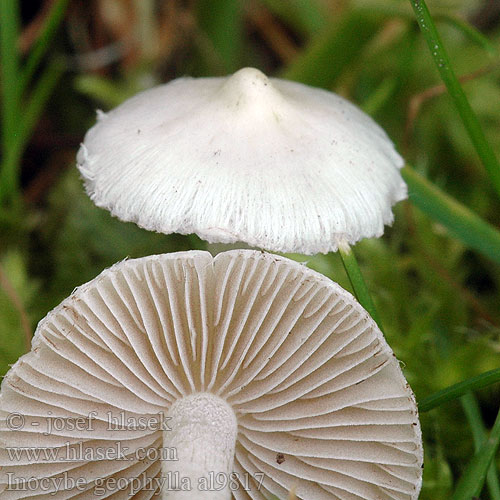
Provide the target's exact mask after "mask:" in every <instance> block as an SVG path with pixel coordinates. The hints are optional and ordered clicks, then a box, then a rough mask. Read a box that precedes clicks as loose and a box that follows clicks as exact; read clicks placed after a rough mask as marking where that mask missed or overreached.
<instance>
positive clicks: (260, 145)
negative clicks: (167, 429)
mask: <svg viewBox="0 0 500 500" xmlns="http://www.w3.org/2000/svg"><path fill="white" fill-rule="evenodd" d="M78 166H79V168H80V172H81V173H82V175H83V177H84V179H85V186H86V190H87V192H88V194H89V195H90V197H91V198H92V199H93V201H94V202H95V203H96V205H98V206H99V207H103V208H106V209H108V210H110V211H111V212H112V214H113V215H115V216H117V217H119V218H120V219H122V220H125V221H133V222H136V223H137V224H138V225H139V226H142V227H144V228H146V229H149V230H153V231H158V232H162V233H167V234H168V233H173V232H177V233H182V234H189V233H196V234H198V235H199V236H201V237H202V238H204V239H206V240H208V241H210V242H223V243H229V242H236V241H244V242H246V243H248V244H250V245H252V246H256V247H259V248H265V249H268V250H272V251H279V252H300V253H305V254H313V253H317V252H323V253H326V252H329V251H331V250H336V249H337V248H338V245H339V244H342V243H349V244H352V243H355V242H356V241H358V240H360V239H361V238H367V237H373V236H381V235H382V233H383V231H384V224H390V223H391V222H392V220H393V214H392V210H391V207H392V205H393V204H395V203H396V202H398V201H400V200H402V199H404V198H406V195H407V192H406V185H405V183H404V182H403V180H402V178H401V176H400V173H399V168H401V167H402V166H403V160H402V158H401V157H400V156H399V155H398V153H397V152H396V151H395V149H394V146H393V144H392V142H391V141H390V140H389V138H388V137H387V135H386V134H385V132H384V131H383V130H382V129H381V128H380V127H379V126H378V125H377V124H376V123H375V122H374V121H373V120H372V119H371V118H370V117H369V116H367V115H366V114H364V113H363V112H361V111H360V110H359V109H358V108H356V107H355V106H354V105H352V104H350V103H349V102H348V101H346V100H345V99H343V98H342V97H340V96H338V95H336V94H333V93H331V92H327V91H325V90H321V89H317V88H312V87H308V86H306V85H302V84H299V83H294V82H290V81H286V80H279V79H274V78H271V79H269V78H267V77H266V76H265V75H264V74H262V73H261V72H260V71H258V70H256V69H252V68H245V69H242V70H240V71H238V72H237V73H235V74H234V75H232V76H230V77H225V78H197V79H193V78H179V79H177V80H174V81H172V82H170V83H168V84H166V85H161V86H159V87H156V88H153V89H151V90H147V91H145V92H142V93H140V94H138V95H136V96H135V97H133V98H132V99H130V100H128V101H126V102H125V103H124V104H122V105H121V106H119V107H118V108H116V109H115V110H113V111H111V112H110V113H109V114H103V113H101V114H100V115H99V122H98V123H97V124H96V125H95V126H94V127H93V128H92V129H90V131H89V132H88V133H87V135H86V137H85V141H84V143H83V145H82V147H81V149H80V151H79V154H78Z"/></svg>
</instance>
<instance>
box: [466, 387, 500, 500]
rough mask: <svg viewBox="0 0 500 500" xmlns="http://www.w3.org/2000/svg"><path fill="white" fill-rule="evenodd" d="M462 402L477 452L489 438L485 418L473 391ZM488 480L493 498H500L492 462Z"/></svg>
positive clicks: (498, 499) (499, 488)
mask: <svg viewBox="0 0 500 500" xmlns="http://www.w3.org/2000/svg"><path fill="white" fill-rule="evenodd" d="M461 402H462V407H463V409H464V412H465V416H466V417H467V420H468V422H469V427H470V428H471V431H472V437H473V438H474V448H475V451H476V453H477V452H478V451H479V450H480V449H481V446H482V445H483V443H484V442H486V439H487V434H486V428H485V427H484V423H483V419H482V418H481V412H480V411H479V405H478V404H477V401H476V398H475V397H474V394H472V392H468V393H467V394H465V396H462V398H461ZM486 482H487V484H488V490H489V493H490V498H491V500H500V483H499V482H498V476H497V472H496V467H495V465H494V464H491V465H490V468H489V469H488V474H487V475H486Z"/></svg>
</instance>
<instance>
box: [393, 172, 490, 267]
mask: <svg viewBox="0 0 500 500" xmlns="http://www.w3.org/2000/svg"><path fill="white" fill-rule="evenodd" d="M401 173H402V175H403V178H404V180H405V181H406V183H407V184H408V187H409V195H410V200H411V201H412V202H413V203H414V204H415V205H416V206H417V207H418V208H420V210H422V211H423V212H424V213H426V214H427V215H429V216H430V217H432V218H433V219H434V220H436V221H438V222H440V223H441V224H442V225H443V226H445V227H446V228H447V229H448V230H449V231H450V233H452V234H453V235H454V236H455V237H456V238H458V239H459V240H460V241H462V242H463V243H464V244H465V245H467V246H468V247H470V248H473V249H474V250H477V251H478V252H480V253H482V254H483V255H485V256H486V257H489V258H490V259H492V260H493V261H495V262H496V263H498V264H500V231H498V230H497V229H495V228H494V227H493V226H492V225H490V224H488V223H487V222H485V221H484V220H482V219H481V217H479V216H478V215H476V214H475V213H474V212H472V211H471V210H469V209H468V208H467V207H465V206H464V205H462V204H461V203H459V202H458V201H456V200H454V199H453V198H452V197H451V196H449V195H447V194H446V193H444V192H443V191H441V190H440V189H439V188H438V187H436V186H435V185H434V184H432V183H431V182H429V181H428V180H427V179H425V177H422V176H421V175H419V174H418V173H417V172H416V171H415V170H413V169H412V168H410V167H409V166H406V167H405V168H403V170H402V172H401Z"/></svg>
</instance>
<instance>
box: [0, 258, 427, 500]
mask: <svg viewBox="0 0 500 500" xmlns="http://www.w3.org/2000/svg"><path fill="white" fill-rule="evenodd" d="M165 416H166V417H165ZM164 417H165V418H164ZM162 422H163V427H161V426H159V424H160V423H162ZM0 426H1V432H0V465H1V470H0V491H1V497H2V500H10V499H20V498H36V499H43V498H47V499H49V498H53V499H56V500H58V499H67V498H78V499H94V498H110V499H111V498H112V499H113V500H118V499H128V498H134V499H141V500H142V499H149V498H151V497H152V496H153V494H155V493H159V494H160V496H161V497H162V498H165V499H166V498H168V499H187V498H189V499H193V498H196V499H229V498H231V497H232V498H235V499H238V500H239V499H253V500H257V499H265V498H269V495H271V494H273V495H276V496H277V497H278V498H280V499H285V498H287V495H288V492H289V491H290V490H292V489H294V491H295V493H296V495H297V498H299V499H307V500H323V499H328V500H333V499H342V500H354V499H369V500H373V499H375V498H376V499H379V500H400V499H401V500H410V499H416V498H417V496H418V493H419V490H420V484H421V477H422V475H421V466H422V443H421V434H420V426H419V422H418V416H417V409H416V405H415V400H414V397H413V394H412V392H411V390H410V388H409V386H408V384H407V383H406V381H405V379H404V377H403V375H402V373H401V370H400V367H399V364H398V361H397V360H396V358H395V357H394V354H393V353H392V351H391V349H390V348H389V346H388V345H387V343H386V342H385V340H384V338H383V336H382V334H381V332H380V330H379V329H378V328H377V326H376V325H375V323H374V322H373V320H372V319H371V318H370V317H369V315H368V314H367V313H366V311H364V310H363V309H362V308H361V306H360V305H359V304H358V303H357V302H356V301H355V300H354V299H353V297H352V296H351V295H350V294H349V293H348V292H346V291H345V290H343V289H342V288H340V287H339V286H338V285H337V284H335V283H333V282H331V281H330V280H328V279H327V278H325V277H324V276H321V275H320V274H318V273H316V272H314V271H311V270H310V269H308V268H307V267H305V266H302V265H300V264H298V263H296V262H293V261H290V260H288V259H285V258H281V257H276V256H273V255H269V254H263V253H260V252H256V251H250V250H237V251H231V252H226V253H222V254H219V255H217V256H216V257H215V258H212V256H211V255H210V254H208V253H206V252H198V251H193V252H186V253H178V254H167V255H157V256H152V257H145V258H142V259H137V260H129V261H124V262H121V263H119V264H117V265H115V266H114V267H112V268H111V269H108V270H106V271H104V272H103V273H102V274H101V275H100V276H98V277H97V278H95V279H94V280H92V281H91V282H89V283H87V284H86V285H83V286H81V287H80V288H78V289H77V290H76V291H75V292H74V293H73V294H72V295H71V296H70V297H69V298H68V299H66V300H64V301H63V302H62V303H61V304H60V305H59V306H58V307H57V308H56V309H54V310H53V311H52V312H51V313H49V315H48V316H47V317H46V318H45V319H43V320H42V321H41V322H40V324H39V326H38V328H37V331H36V334H35V338H34V341H33V348H32V351H31V352H30V353H28V354H26V355H25V356H23V357H22V358H21V359H20V360H19V361H18V362H17V363H16V364H15V365H14V367H13V368H12V369H11V370H10V371H9V373H8V374H7V376H6V377H5V379H4V381H3V383H2V392H1V396H0ZM23 447H24V448H26V449H24V450H23V449H22V448H23ZM174 488H179V489H178V490H175V491H174Z"/></svg>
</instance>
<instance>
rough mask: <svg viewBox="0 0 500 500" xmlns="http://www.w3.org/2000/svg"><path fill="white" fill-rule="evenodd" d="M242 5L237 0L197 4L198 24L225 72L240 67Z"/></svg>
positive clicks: (205, 1) (204, 0) (220, 0)
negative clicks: (208, 39) (209, 41)
mask: <svg viewBox="0 0 500 500" xmlns="http://www.w3.org/2000/svg"><path fill="white" fill-rule="evenodd" d="M242 13H243V12H242V4H241V2H240V1H239V0H219V1H218V2H211V1H207V0H203V1H201V2H199V3H198V22H199V24H200V27H201V28H202V30H203V31H204V32H205V33H206V34H207V35H208V37H209V38H210V40H211V42H212V43H213V46H214V48H215V50H216V51H217V54H218V55H219V56H220V57H221V60H222V61H223V63H224V69H225V71H226V72H233V71H235V70H236V69H238V67H239V66H240V58H241V55H242V52H243V50H242V46H243V45H242V41H243V35H242V29H243V18H242Z"/></svg>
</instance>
